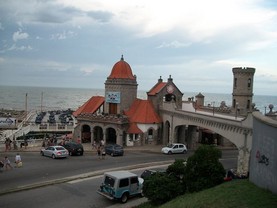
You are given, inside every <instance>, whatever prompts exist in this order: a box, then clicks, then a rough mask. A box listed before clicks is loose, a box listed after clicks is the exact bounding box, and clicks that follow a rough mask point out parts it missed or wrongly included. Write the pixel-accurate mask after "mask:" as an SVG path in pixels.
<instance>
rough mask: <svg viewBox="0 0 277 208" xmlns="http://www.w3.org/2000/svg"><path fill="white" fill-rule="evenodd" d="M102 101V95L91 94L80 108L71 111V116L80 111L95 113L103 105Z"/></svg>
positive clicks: (76, 114)
mask: <svg viewBox="0 0 277 208" xmlns="http://www.w3.org/2000/svg"><path fill="white" fill-rule="evenodd" d="M104 101H105V98H104V97H103V96H92V97H91V98H90V99H89V100H88V101H87V102H85V103H84V104H83V105H82V106H81V107H80V108H78V109H77V110H76V111H75V112H73V116H75V117H76V116H78V115H79V114H81V113H95V111H97V109H99V108H100V106H101V105H103V103H104Z"/></svg>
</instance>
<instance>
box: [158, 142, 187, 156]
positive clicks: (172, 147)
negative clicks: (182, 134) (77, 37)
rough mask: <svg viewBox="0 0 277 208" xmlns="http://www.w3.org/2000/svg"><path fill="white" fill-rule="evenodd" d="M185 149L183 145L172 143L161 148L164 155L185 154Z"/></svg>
mask: <svg viewBox="0 0 277 208" xmlns="http://www.w3.org/2000/svg"><path fill="white" fill-rule="evenodd" d="M187 151H188V150H187V147H186V145H184V144H180V143H172V144H169V145H167V146H166V147H163V148H162V153H164V154H169V155H171V154H174V153H175V154H176V153H187Z"/></svg>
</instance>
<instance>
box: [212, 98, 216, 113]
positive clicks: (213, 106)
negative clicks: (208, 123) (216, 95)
mask: <svg viewBox="0 0 277 208" xmlns="http://www.w3.org/2000/svg"><path fill="white" fill-rule="evenodd" d="M214 103H215V102H214V101H213V102H212V104H213V116H214Z"/></svg>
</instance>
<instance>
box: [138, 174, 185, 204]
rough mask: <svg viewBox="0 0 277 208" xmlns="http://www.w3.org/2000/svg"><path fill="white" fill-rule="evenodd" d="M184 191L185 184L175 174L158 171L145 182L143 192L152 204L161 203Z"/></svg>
mask: <svg viewBox="0 0 277 208" xmlns="http://www.w3.org/2000/svg"><path fill="white" fill-rule="evenodd" d="M183 193H184V188H183V185H182V184H181V183H180V182H179V180H177V179H176V177H175V176H174V175H168V174H164V173H156V174H154V175H151V176H149V177H147V178H146V179H145V181H144V183H143V194H144V196H145V197H147V198H148V199H149V200H150V201H151V203H152V204H155V205H159V204H163V203H165V202H168V201H170V200H172V199H173V198H175V197H177V196H179V195H181V194H183Z"/></svg>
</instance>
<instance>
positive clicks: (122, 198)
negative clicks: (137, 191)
mask: <svg viewBox="0 0 277 208" xmlns="http://www.w3.org/2000/svg"><path fill="white" fill-rule="evenodd" d="M127 201H128V194H127V193H124V194H123V195H122V197H121V202H122V203H126V202H127Z"/></svg>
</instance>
